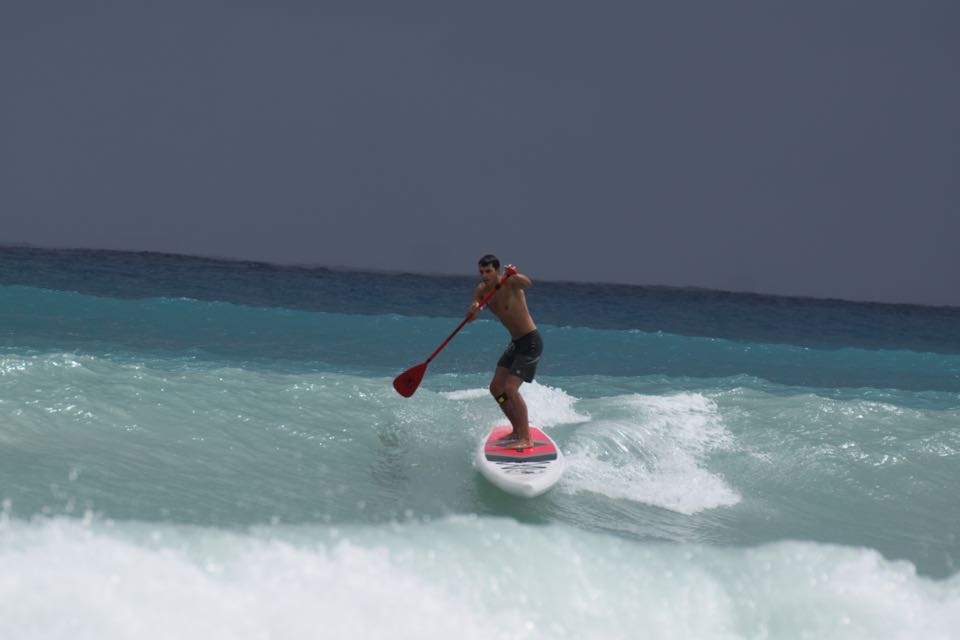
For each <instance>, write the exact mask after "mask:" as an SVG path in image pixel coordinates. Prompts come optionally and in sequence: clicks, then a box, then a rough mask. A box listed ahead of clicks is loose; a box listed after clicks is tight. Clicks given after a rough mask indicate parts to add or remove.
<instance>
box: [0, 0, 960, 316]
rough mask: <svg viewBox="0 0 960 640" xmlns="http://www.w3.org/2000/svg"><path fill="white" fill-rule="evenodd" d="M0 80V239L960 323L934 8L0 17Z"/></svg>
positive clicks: (947, 26) (610, 5)
mask: <svg viewBox="0 0 960 640" xmlns="http://www.w3.org/2000/svg"><path fill="white" fill-rule="evenodd" d="M0 81H2V85H0V86H2V94H0V220H2V222H0V243H29V244H35V245H41V246H64V247H67V246H79V247H95V248H111V249H133V250H157V251H169V252H177V253H190V254H200V255H208V256H219V257H236V258H246V259H257V260H267V261H273V262H289V263H307V264H321V265H330V266H353V267H367V268H377V269H388V270H412V271H418V272H427V273H473V272H474V269H475V263H476V259H477V258H478V257H479V256H480V255H481V254H483V253H486V252H494V253H497V254H499V255H500V256H501V257H502V258H503V259H504V260H505V261H509V262H514V263H516V264H517V265H518V266H519V267H520V268H521V270H522V271H524V272H526V273H529V274H530V275H531V276H532V277H533V278H534V279H536V278H543V279H551V280H561V279H563V280H570V279H573V280H599V281H612V282H627V283H637V284H654V285H677V286H700V287H709V288H716V289H729V290H738V291H756V292H764V293H781V294H790V295H808V296H817V297H840V298H847V299H853V300H875V301H888V302H915V303H925V304H952V305H960V258H958V256H960V248H958V244H960V3H957V2H955V1H953V0H944V1H922V0H918V1H913V2H908V1H907V0H902V1H900V2H887V1H883V0H863V1H861V2H852V1H848V0H829V1H820V0H813V1H810V0H803V1H801V0H797V1H796V2H789V3H788V2H776V1H771V0H758V1H756V2H739V1H734V2H724V1H717V0H678V1H670V0H660V1H656V2H643V1H641V0H632V1H627V2H602V1H599V0H597V1H593V2H585V1H584V2H567V1H564V0H550V1H540V0H537V1H533V2H524V1H523V0H512V1H510V2H496V1H494V2H491V1H489V0H486V1H484V2H456V1H450V0H445V1H437V2H420V1H416V0H411V1H406V0H404V1H394V0H375V1H372V2H364V1H357V0H349V1H343V2H323V1H322V0H303V1H292V0H263V1H261V2H251V1H222V2H206V1H203V0H193V1H183V0H165V1H163V2H146V1H143V2H139V1H136V0H118V1H116V2H96V1H89V2H88V1H83V2H75V1H72V0H59V1H57V0H53V1H50V2H43V1H32V0H31V1H19V0H3V2H2V3H0Z"/></svg>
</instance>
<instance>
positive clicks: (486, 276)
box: [480, 264, 500, 284]
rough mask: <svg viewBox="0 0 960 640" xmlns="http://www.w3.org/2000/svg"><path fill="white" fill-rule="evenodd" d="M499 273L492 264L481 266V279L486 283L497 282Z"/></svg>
mask: <svg viewBox="0 0 960 640" xmlns="http://www.w3.org/2000/svg"><path fill="white" fill-rule="evenodd" d="M499 275H500V274H498V273H497V270H496V269H494V268H493V265H492V264H488V265H486V266H481V267H480V279H481V280H483V283H484V284H496V282H497V280H498V276H499Z"/></svg>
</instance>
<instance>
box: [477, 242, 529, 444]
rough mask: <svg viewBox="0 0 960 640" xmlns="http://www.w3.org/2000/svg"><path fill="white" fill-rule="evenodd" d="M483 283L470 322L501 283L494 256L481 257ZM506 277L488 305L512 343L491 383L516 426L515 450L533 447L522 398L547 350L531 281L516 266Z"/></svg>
mask: <svg viewBox="0 0 960 640" xmlns="http://www.w3.org/2000/svg"><path fill="white" fill-rule="evenodd" d="M479 266H480V280H481V281H480V284H478V285H477V288H476V289H475V290H474V292H473V304H471V305H470V309H469V310H468V311H467V318H469V322H472V321H473V320H474V319H476V316H477V314H478V313H479V312H480V310H481V306H480V301H481V300H483V298H484V296H485V295H486V294H488V293H489V292H490V291H492V290H493V289H494V288H495V287H496V286H497V284H498V283H499V282H500V260H499V259H497V257H496V256H493V255H489V254H488V255H485V256H483V257H482V258H480V261H479ZM504 273H505V274H510V277H509V278H507V280H506V282H504V284H503V286H502V287H501V288H500V290H499V291H497V293H496V295H494V296H493V297H492V298H490V302H488V303H487V306H488V307H490V311H492V312H493V315H495V316H497V318H498V319H499V320H500V322H501V323H503V326H504V327H506V328H507V331H509V332H510V337H511V342H510V344H509V345H507V349H506V351H504V352H503V355H502V356H501V357H500V360H499V361H498V362H497V368H496V371H495V372H494V374H493V380H491V381H490V393H491V394H492V395H493V397H494V398H496V400H497V402H498V403H499V404H500V409H502V410H503V413H504V415H505V416H507V418H508V419H509V420H510V424H512V425H513V432H512V433H510V434H509V435H508V436H507V437H506V438H505V439H507V440H510V441H512V442H511V444H510V446H511V447H512V448H515V449H525V448H527V447H532V446H533V442H532V441H531V439H530V423H529V422H528V421H527V403H526V402H524V401H523V396H521V395H520V385H521V384H523V383H524V382H532V381H533V376H534V374H535V373H536V371H537V363H538V362H540V353H541V352H542V351H543V339H542V338H541V337H540V332H539V331H537V325H535V324H534V323H533V318H532V317H530V311H529V309H527V297H526V295H525V294H524V292H523V290H524V289H526V288H527V287H529V286H530V285H531V284H532V282H531V281H530V278H528V277H527V276H525V275H523V274H522V273H517V270H516V268H515V267H514V266H513V265H509V264H508V265H507V266H506V267H505V269H504Z"/></svg>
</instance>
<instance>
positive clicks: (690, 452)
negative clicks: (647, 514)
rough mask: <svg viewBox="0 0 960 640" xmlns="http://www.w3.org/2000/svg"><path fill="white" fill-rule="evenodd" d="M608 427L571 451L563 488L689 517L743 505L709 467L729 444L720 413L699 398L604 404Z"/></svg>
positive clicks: (593, 430)
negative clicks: (712, 454)
mask: <svg viewBox="0 0 960 640" xmlns="http://www.w3.org/2000/svg"><path fill="white" fill-rule="evenodd" d="M602 402H603V414H604V419H602V420H598V421H596V422H592V423H590V424H589V425H585V426H583V427H581V428H580V429H578V430H577V432H576V434H574V437H573V439H572V440H571V441H570V442H568V444H567V450H566V454H567V472H566V474H565V476H564V479H563V481H562V483H561V488H562V489H563V490H564V491H566V492H568V493H577V492H581V491H592V492H595V493H600V494H603V495H605V496H608V497H611V498H616V499H626V500H633V501H636V502H642V503H644V504H650V505H654V506H658V507H663V508H665V509H670V510H671V511H677V512H679V513H683V514H693V513H697V512H698V511H703V510H705V509H713V508H717V507H725V506H731V505H734V504H737V503H738V502H739V501H740V499H741V498H740V495H739V494H738V493H737V492H736V491H734V490H733V489H731V488H730V487H729V486H728V485H727V484H726V482H725V481H724V479H723V478H722V477H720V476H719V475H717V474H716V473H713V472H711V471H710V470H708V469H706V468H705V467H704V466H703V464H704V463H703V459H704V457H705V456H706V454H707V453H709V452H710V451H713V450H716V449H721V448H724V447H727V446H729V445H730V443H731V436H730V434H729V432H727V430H726V429H725V428H724V426H723V423H722V420H721V419H720V416H719V412H718V409H717V405H716V404H715V403H714V402H713V401H711V400H709V399H707V398H706V397H704V396H702V395H701V394H696V393H681V394H676V395H671V396H647V395H638V394H634V395H628V396H618V397H615V398H604V399H603V400H602Z"/></svg>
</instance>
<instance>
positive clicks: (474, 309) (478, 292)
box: [467, 284, 483, 323]
mask: <svg viewBox="0 0 960 640" xmlns="http://www.w3.org/2000/svg"><path fill="white" fill-rule="evenodd" d="M481 300H483V285H482V284H478V285H477V288H476V289H474V290H473V302H472V303H470V307H469V308H468V309H467V322H468V323H470V322H473V321H474V320H476V319H477V315H479V313H480V311H481V309H482V308H481V307H480V301H481Z"/></svg>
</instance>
